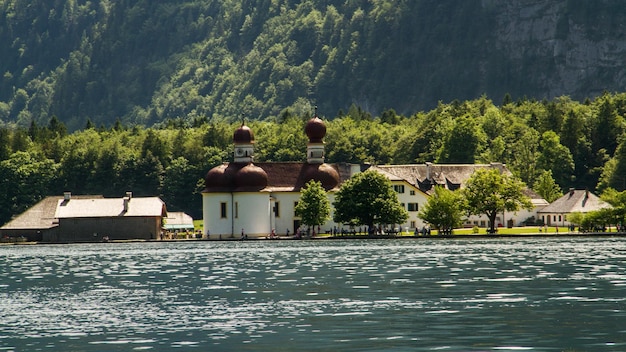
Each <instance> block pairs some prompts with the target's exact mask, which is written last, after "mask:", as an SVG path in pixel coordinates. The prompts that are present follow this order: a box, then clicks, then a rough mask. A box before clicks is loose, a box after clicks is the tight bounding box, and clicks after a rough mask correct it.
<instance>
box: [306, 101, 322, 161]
mask: <svg viewBox="0 0 626 352" xmlns="http://www.w3.org/2000/svg"><path fill="white" fill-rule="evenodd" d="M304 133H306V135H307V137H309V143H307V147H306V149H307V150H306V155H307V157H306V159H307V163H309V164H322V163H324V136H326V124H324V121H322V119H320V118H319V117H317V106H316V107H315V116H314V117H313V118H312V119H310V120H309V121H308V122H307V123H306V126H304Z"/></svg>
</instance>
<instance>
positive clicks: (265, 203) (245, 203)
mask: <svg viewBox="0 0 626 352" xmlns="http://www.w3.org/2000/svg"><path fill="white" fill-rule="evenodd" d="M233 201H234V205H235V206H234V207H233V211H234V214H233V216H234V229H233V232H234V233H235V236H239V237H241V230H242V229H243V231H244V232H245V234H246V235H247V236H248V237H266V236H268V235H269V234H270V232H271V231H272V228H271V219H270V211H271V209H270V195H269V193H267V192H235V193H233Z"/></svg>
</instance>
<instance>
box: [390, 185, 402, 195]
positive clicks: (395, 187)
mask: <svg viewBox="0 0 626 352" xmlns="http://www.w3.org/2000/svg"><path fill="white" fill-rule="evenodd" d="M393 190H394V191H396V192H397V193H404V185H393Z"/></svg>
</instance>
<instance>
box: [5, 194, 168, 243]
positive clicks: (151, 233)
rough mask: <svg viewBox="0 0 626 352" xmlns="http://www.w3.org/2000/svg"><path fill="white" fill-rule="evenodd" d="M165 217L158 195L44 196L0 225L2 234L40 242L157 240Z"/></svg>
mask: <svg viewBox="0 0 626 352" xmlns="http://www.w3.org/2000/svg"><path fill="white" fill-rule="evenodd" d="M166 216H167V210H166V207H165V203H164V202H163V201H162V200H161V199H160V198H158V197H135V198H134V197H133V196H132V193H130V192H128V193H127V194H126V196H125V197H123V198H104V197H102V196H72V195H71V193H69V192H66V193H65V195H64V196H63V197H47V198H45V199H44V200H42V201H40V202H39V203H37V204H36V205H35V206H33V207H31V208H30V209H28V210H27V211H25V212H24V213H22V214H20V215H19V216H17V217H16V218H15V219H13V220H12V221H10V222H8V223H7V224H5V225H4V226H2V227H1V228H0V234H1V235H2V236H3V237H25V238H26V239H27V240H29V241H43V242H100V241H103V240H105V239H109V240H126V239H144V240H151V239H157V238H158V235H159V234H160V232H161V230H162V225H163V220H162V219H163V218H164V217H166Z"/></svg>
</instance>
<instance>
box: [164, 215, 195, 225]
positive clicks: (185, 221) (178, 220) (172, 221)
mask: <svg viewBox="0 0 626 352" xmlns="http://www.w3.org/2000/svg"><path fill="white" fill-rule="evenodd" d="M163 227H165V228H166V229H181V228H193V218H192V217H191V216H190V215H188V214H186V213H183V212H178V211H174V212H168V213H167V217H166V218H165V225H164V226H163Z"/></svg>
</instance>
